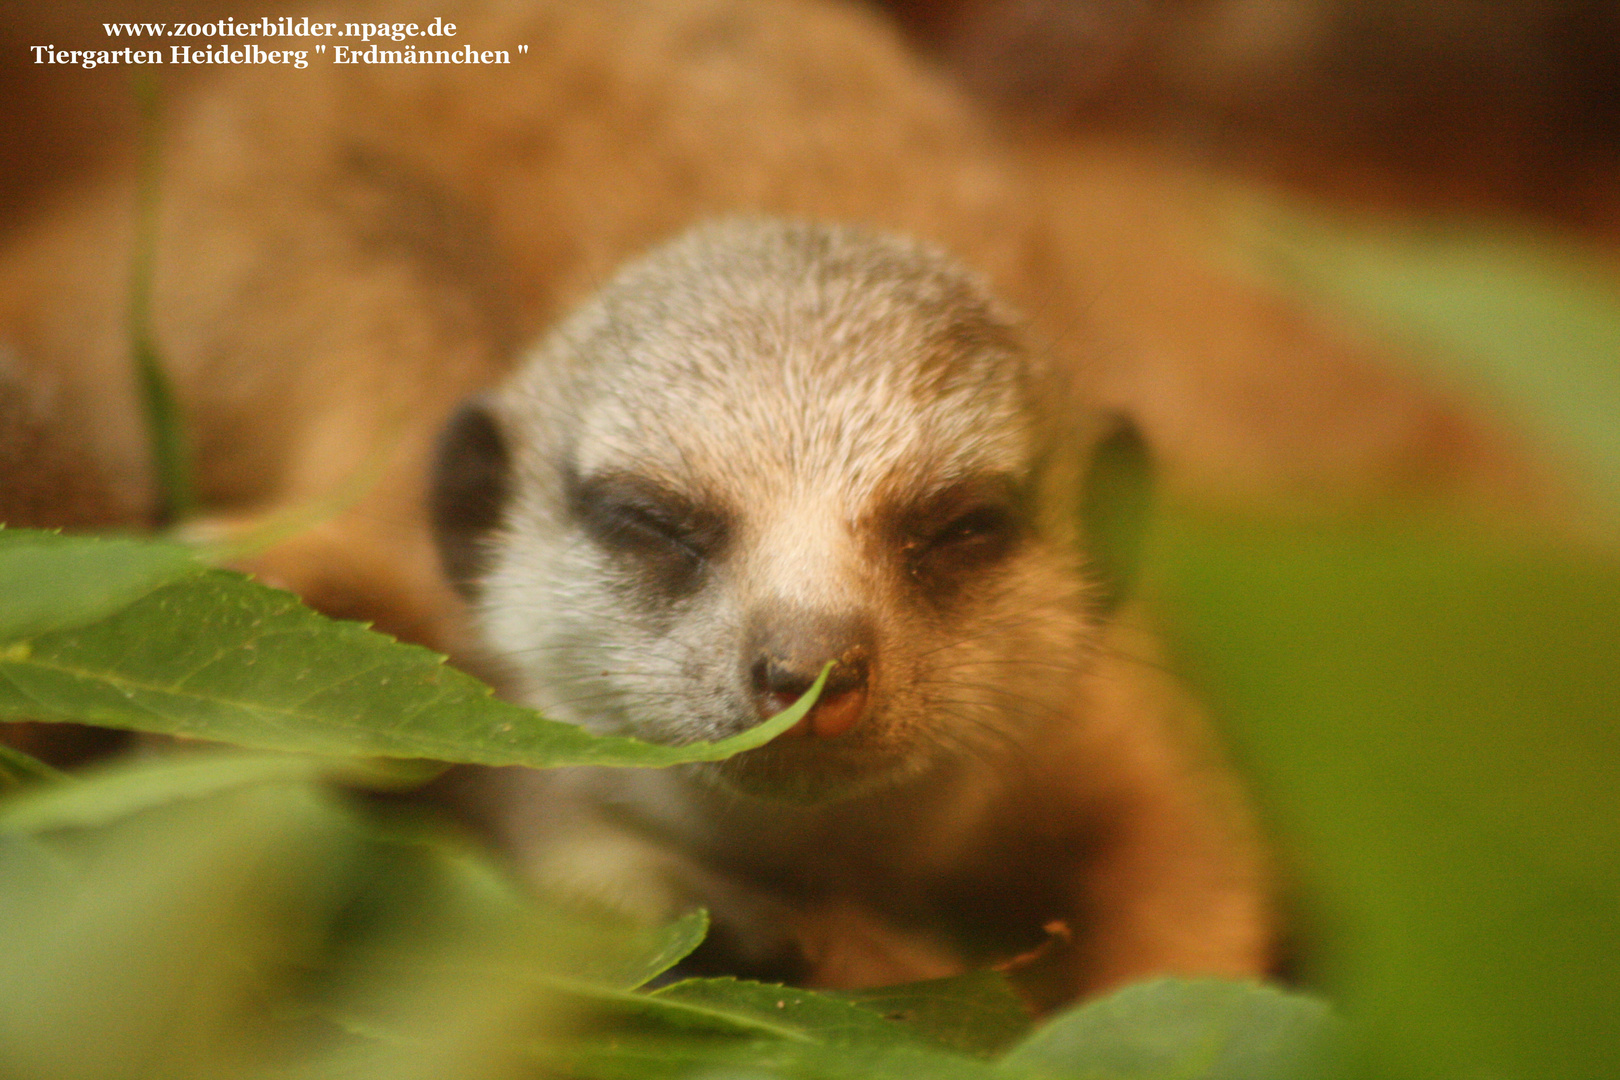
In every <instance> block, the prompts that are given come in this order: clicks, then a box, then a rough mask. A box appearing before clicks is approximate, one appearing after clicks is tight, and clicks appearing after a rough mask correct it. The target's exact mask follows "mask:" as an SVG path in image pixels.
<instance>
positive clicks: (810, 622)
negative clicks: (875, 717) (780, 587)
mask: <svg viewBox="0 0 1620 1080" xmlns="http://www.w3.org/2000/svg"><path fill="white" fill-rule="evenodd" d="M873 653H874V642H873V636H872V630H871V624H870V622H869V621H868V620H866V619H865V618H862V617H859V616H832V615H824V614H807V613H798V614H783V613H772V614H770V615H767V616H766V617H765V618H762V619H761V620H759V621H758V623H757V629H756V631H755V633H754V634H753V635H751V640H750V648H749V656H750V657H751V662H750V666H749V677H750V681H751V683H752V686H753V691H754V702H755V708H756V709H757V711H758V712H759V715H760V717H761V718H764V717H767V716H774V715H775V714H776V713H779V712H781V711H782V710H783V709H785V708H787V707H788V706H789V705H792V704H793V703H794V702H795V701H797V700H798V699H799V698H800V697H802V696H803V695H804V692H805V691H806V690H808V689H810V687H811V685H812V684H814V683H815V681H816V679H817V677H819V676H820V675H821V669H822V668H824V667H826V666H827V665H828V664H829V663H830V664H832V665H833V667H832V670H831V671H830V672H829V673H828V675H827V684H826V685H825V686H824V687H822V690H821V696H820V697H819V698H817V699H816V704H815V707H814V708H813V709H811V710H810V713H809V714H808V715H807V716H805V718H804V719H803V720H801V721H800V722H799V723H798V724H797V725H795V726H794V727H793V728H791V729H790V730H789V734H794V735H817V736H820V737H822V738H833V737H834V736H838V735H842V734H843V733H844V732H846V731H848V730H849V729H850V728H852V727H854V726H855V724H856V723H858V722H859V720H860V718H861V715H862V714H863V713H864V712H865V711H866V692H867V684H868V682H869V680H870V677H871V669H872V659H873Z"/></svg>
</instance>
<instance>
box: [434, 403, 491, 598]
mask: <svg viewBox="0 0 1620 1080" xmlns="http://www.w3.org/2000/svg"><path fill="white" fill-rule="evenodd" d="M510 472H511V462H510V458H509V455H508V453H507V448H506V439H505V437H504V436H503V435H502V434H501V429H500V426H499V424H498V423H497V422H496V420H495V416H494V414H493V413H492V412H491V411H490V409H489V406H488V404H487V403H486V402H484V401H483V400H481V399H479V398H473V399H472V400H470V401H468V402H466V403H465V404H463V405H462V406H461V407H460V408H459V409H457V410H456V412H455V414H454V415H453V416H452V417H451V418H450V422H449V423H448V424H447V425H446V426H445V429H444V432H443V434H441V435H440V436H439V448H438V454H437V456H436V458H435V459H434V462H433V478H432V490H431V492H430V494H429V499H428V506H429V513H430V515H431V517H432V521H433V538H434V541H435V543H436V544H437V545H438V548H439V562H440V564H441V565H442V566H443V567H444V572H445V574H446V576H447V577H448V578H449V579H450V583H451V584H452V585H454V586H455V588H456V590H457V591H458V592H460V593H461V595H462V596H464V597H466V598H467V599H469V600H471V599H474V598H475V597H476V595H477V592H478V583H479V579H480V578H482V577H483V575H484V572H485V571H486V570H487V569H488V568H489V567H488V555H489V547H488V542H487V538H488V536H489V533H490V532H491V531H493V530H494V529H495V527H496V526H498V525H499V524H500V521H501V515H502V514H503V513H504V512H505V510H506V501H507V497H508V495H509V494H510V490H509V489H510V487H511V484H510V480H509V477H510Z"/></svg>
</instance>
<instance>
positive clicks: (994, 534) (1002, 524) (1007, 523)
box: [926, 505, 1014, 551]
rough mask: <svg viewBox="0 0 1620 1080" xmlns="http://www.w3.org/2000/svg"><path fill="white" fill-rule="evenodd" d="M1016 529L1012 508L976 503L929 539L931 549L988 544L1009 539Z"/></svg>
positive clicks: (984, 545) (928, 545)
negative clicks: (978, 504)
mask: <svg viewBox="0 0 1620 1080" xmlns="http://www.w3.org/2000/svg"><path fill="white" fill-rule="evenodd" d="M1013 531H1014V520H1013V514H1012V508H1011V507H1007V506H992V505H987V506H977V507H974V508H973V509H972V510H969V511H967V512H966V513H964V514H962V515H960V516H959V517H957V518H955V519H954V520H952V521H951V522H949V523H948V524H946V525H945V527H944V528H942V529H940V530H939V531H938V532H936V533H935V534H934V535H933V537H932V538H931V539H929V541H928V543H927V545H926V546H927V549H928V550H930V551H939V550H941V549H946V548H968V547H986V546H990V545H999V544H1002V543H1005V542H1006V541H1007V540H1009V539H1010V538H1011V536H1012V534H1013Z"/></svg>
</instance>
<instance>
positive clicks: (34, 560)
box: [0, 526, 206, 655]
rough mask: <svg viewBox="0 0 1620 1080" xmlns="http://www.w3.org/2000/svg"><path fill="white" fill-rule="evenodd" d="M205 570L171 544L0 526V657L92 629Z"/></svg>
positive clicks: (188, 551)
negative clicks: (39, 637) (21, 646)
mask: <svg viewBox="0 0 1620 1080" xmlns="http://www.w3.org/2000/svg"><path fill="white" fill-rule="evenodd" d="M205 569H206V568H205V567H204V566H203V564H202V563H201V562H199V561H198V559H197V557H196V555H195V553H193V552H192V551H191V549H190V548H186V547H182V546H180V545H179V544H168V543H163V542H160V541H150V540H134V539H109V538H101V537H91V536H59V535H57V534H56V533H48V532H39V531H36V530H33V529H8V528H5V527H4V526H0V598H4V599H3V601H0V655H3V654H4V652H5V647H6V645H7V644H8V643H11V642H16V641H19V640H22V639H26V638H30V637H33V636H34V635H36V634H42V633H45V632H47V631H52V630H70V629H73V628H74V627H78V626H83V625H85V624H87V623H91V622H95V621H96V620H97V619H100V618H103V617H105V616H107V615H109V614H111V613H112V612H115V611H117V610H119V609H120V608H123V607H126V606H128V605H129V604H132V603H134V602H135V601H136V600H139V599H140V598H141V597H143V596H146V595H147V594H149V593H150V592H152V590H154V589H156V588H159V587H160V586H163V585H167V584H169V583H170V582H173V581H178V580H181V579H182V578H186V577H189V576H192V575H195V574H200V573H202V572H203V571H204V570H205Z"/></svg>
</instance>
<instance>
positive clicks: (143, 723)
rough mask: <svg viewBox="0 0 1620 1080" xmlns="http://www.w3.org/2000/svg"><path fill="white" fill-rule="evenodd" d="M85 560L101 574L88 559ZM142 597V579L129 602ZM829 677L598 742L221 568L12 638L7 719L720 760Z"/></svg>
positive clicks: (300, 744)
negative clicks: (728, 733) (699, 726)
mask: <svg viewBox="0 0 1620 1080" xmlns="http://www.w3.org/2000/svg"><path fill="white" fill-rule="evenodd" d="M164 557H166V556H164ZM85 570H86V573H90V574H94V573H95V572H96V571H95V569H94V566H93V565H91V564H90V563H89V562H88V561H87V563H86V567H85ZM133 576H134V575H132V577H133ZM133 591H134V585H133V584H131V585H129V586H128V587H127V588H126V589H125V591H124V594H121V595H120V599H121V600H128V599H129V598H128V596H127V594H128V593H129V592H133ZM825 677H826V676H825V673H823V676H822V679H823V680H824V679H825ZM820 686H821V681H818V682H817V684H816V686H815V687H813V688H812V690H811V691H810V692H808V693H807V694H806V695H805V697H804V698H803V699H801V700H800V701H799V702H797V703H796V704H795V705H794V706H792V707H791V708H789V709H787V710H786V711H784V712H782V713H780V714H779V715H777V716H775V717H773V718H771V719H770V720H768V721H766V722H765V723H763V724H760V725H759V726H757V727H755V728H752V729H750V730H748V731H745V732H742V733H740V734H738V735H734V736H732V737H730V738H728V739H724V740H721V741H719V742H714V743H692V744H688V745H686V746H680V747H673V746H659V745H654V744H651V743H644V742H641V741H639V740H636V739H630V738H624V737H614V736H594V735H591V734H590V733H588V732H586V731H584V730H582V729H580V728H578V727H575V726H573V725H570V724H561V723H557V722H555V721H551V720H547V719H545V718H544V717H541V716H540V715H539V714H537V713H535V712H533V711H532V710H529V709H525V708H522V707H520V706H517V705H512V704H510V703H507V702H504V701H500V700H498V699H496V698H495V697H494V696H493V694H492V692H491V691H490V689H489V688H488V687H486V686H484V685H483V684H482V683H479V682H478V681H477V680H475V679H473V678H471V677H470V676H467V675H465V674H462V673H461V672H459V671H457V670H455V669H454V668H450V667H447V666H446V665H445V663H444V658H443V657H441V656H439V655H437V654H435V653H432V652H429V651H428V650H426V649H422V648H418V647H416V646H412V645H404V644H401V643H399V642H395V641H393V640H392V639H390V638H387V637H385V636H383V635H381V634H376V633H373V632H372V631H370V630H368V629H366V628H365V627H363V626H360V625H359V624H357V623H345V622H337V621H333V620H330V619H326V618H324V617H323V616H321V615H318V614H316V613H315V612H313V611H310V610H309V609H308V608H305V607H304V606H302V605H301V604H299V603H298V601H297V600H296V599H295V598H294V597H292V596H291V595H289V594H287V593H284V592H280V591H278V590H275V589H269V588H265V587H264V586H261V585H258V584H256V583H254V582H251V581H249V580H248V579H246V578H244V577H242V576H241V575H238V574H233V573H230V572H227V571H220V570H212V571H205V572H202V573H196V574H191V575H189V576H187V577H185V579H184V580H181V581H178V582H174V583H172V584H167V585H163V586H161V587H159V588H155V589H151V590H149V591H148V592H147V593H146V595H144V596H141V597H139V598H138V599H134V600H133V602H128V603H126V605H125V606H123V607H122V608H121V609H119V610H117V611H115V612H114V613H113V614H112V615H111V616H109V617H107V618H105V619H102V620H101V621H99V622H95V623H93V624H86V625H78V626H75V627H74V628H72V629H69V630H58V631H53V632H49V633H42V634H38V635H35V636H33V637H32V638H31V639H29V640H23V641H13V642H12V643H11V644H10V645H8V646H5V647H3V648H0V718H4V717H15V718H18V719H31V720H54V721H76V722H80V723H90V724H98V725H101V726H104V727H115V728H132V729H135V730H139V731H151V732H159V733H163V734H174V735H184V736H189V737H194V738H203V739H210V740H214V741H219V742H227V743H233V744H236V745H240V746H247V747H253V748H258V749H267V750H283V751H294V752H301V753H313V754H326V755H334V756H341V755H368V756H378V757H406V758H431V759H433V760H437V761H457V762H473V763H478V764H486V765H530V766H555V765H648V766H652V765H668V764H673V763H677V762H683V761H713V760H718V759H720V758H724V757H728V756H730V755H731V754H734V753H737V752H739V751H742V750H747V749H750V748H752V747H755V746H759V745H761V744H763V743H765V742H767V741H769V740H770V739H771V738H773V737H775V736H776V735H777V734H780V733H781V732H782V731H785V730H786V729H787V728H789V727H791V726H792V725H793V724H794V723H795V722H796V721H797V719H798V718H799V717H801V716H803V715H804V713H805V712H807V711H808V710H809V708H810V707H811V705H812V704H813V703H814V700H815V695H816V694H817V693H819V691H820Z"/></svg>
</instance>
